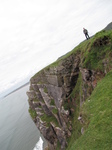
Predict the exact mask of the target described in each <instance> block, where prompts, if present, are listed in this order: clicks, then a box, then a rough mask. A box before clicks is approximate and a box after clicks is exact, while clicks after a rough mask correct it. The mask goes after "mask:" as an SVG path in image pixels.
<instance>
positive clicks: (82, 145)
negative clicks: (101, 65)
mask: <svg viewBox="0 0 112 150" xmlns="http://www.w3.org/2000/svg"><path fill="white" fill-rule="evenodd" d="M81 111H82V114H83V115H86V116H87V119H88V120H86V121H89V122H90V123H89V126H88V128H87V129H86V131H85V133H84V134H83V135H82V136H81V137H80V138H79V139H77V140H76V141H75V140H74V142H73V144H72V146H71V148H70V150H90V149H91V150H96V149H98V150H110V149H111V148H112V71H111V72H110V73H108V74H107V75H106V77H105V78H104V79H103V80H102V81H101V82H100V83H99V84H98V85H97V87H96V89H95V90H94V91H93V93H92V95H91V97H90V98H89V99H88V100H86V102H85V104H84V106H83V108H82V110H81Z"/></svg>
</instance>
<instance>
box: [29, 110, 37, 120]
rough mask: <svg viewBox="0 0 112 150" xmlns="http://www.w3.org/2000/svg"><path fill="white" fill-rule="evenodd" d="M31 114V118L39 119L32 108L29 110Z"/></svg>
mask: <svg viewBox="0 0 112 150" xmlns="http://www.w3.org/2000/svg"><path fill="white" fill-rule="evenodd" d="M29 113H30V116H31V117H32V119H35V118H36V117H37V113H36V111H35V110H32V109H31V108H29Z"/></svg>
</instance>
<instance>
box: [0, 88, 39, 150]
mask: <svg viewBox="0 0 112 150" xmlns="http://www.w3.org/2000/svg"><path fill="white" fill-rule="evenodd" d="M28 88H29V86H25V87H23V88H21V89H19V90H18V91H16V92H14V93H12V94H10V95H9V96H7V97H6V98H4V99H2V100H0V150H33V149H34V147H35V145H36V143H37V142H38V141H39V138H40V133H39V131H38V129H37V128H36V126H35V124H34V123H33V121H32V120H31V118H30V116H29V114H28V107H29V106H28V102H27V99H28V98H27V95H26V91H27V90H28Z"/></svg>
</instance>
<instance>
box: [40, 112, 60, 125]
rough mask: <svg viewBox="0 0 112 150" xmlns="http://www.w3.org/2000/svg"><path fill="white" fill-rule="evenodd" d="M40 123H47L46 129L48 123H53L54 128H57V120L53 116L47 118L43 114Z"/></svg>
mask: <svg viewBox="0 0 112 150" xmlns="http://www.w3.org/2000/svg"><path fill="white" fill-rule="evenodd" d="M40 118H41V120H42V121H45V122H46V123H47V127H49V126H50V123H51V122H53V123H54V124H55V125H56V126H59V124H58V122H57V119H56V118H55V117H54V116H48V115H46V114H45V113H44V114H43V115H42V116H41V117H40Z"/></svg>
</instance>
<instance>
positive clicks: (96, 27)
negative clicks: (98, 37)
mask: <svg viewBox="0 0 112 150" xmlns="http://www.w3.org/2000/svg"><path fill="white" fill-rule="evenodd" d="M111 21H112V0H94V1H90V0H0V94H2V93H3V92H4V91H5V90H7V89H10V88H11V87H13V86H14V85H16V84H18V83H20V82H22V83H23V81H24V82H25V81H26V79H27V80H28V79H29V78H30V77H31V76H32V75H34V74H35V73H36V72H38V71H39V70H40V69H42V68H43V67H45V66H46V65H48V64H50V63H52V62H53V61H55V60H56V59H57V58H58V57H60V56H62V55H63V54H65V53H67V52H68V51H70V50H72V49H73V48H74V47H75V46H76V45H77V44H79V43H80V42H81V41H82V40H84V39H85V37H84V35H83V33H82V29H83V27H85V28H87V29H88V31H89V34H90V36H91V35H93V34H95V33H96V32H98V31H100V30H101V29H103V28H104V27H105V26H106V25H107V24H108V23H110V22H111Z"/></svg>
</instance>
